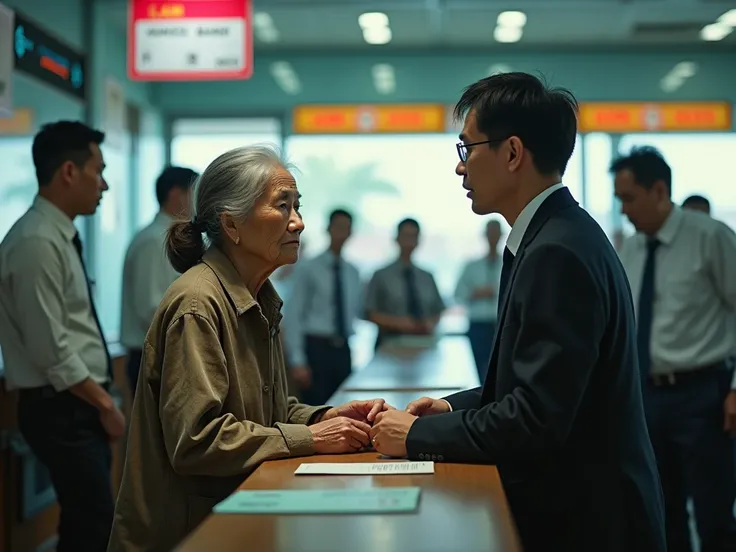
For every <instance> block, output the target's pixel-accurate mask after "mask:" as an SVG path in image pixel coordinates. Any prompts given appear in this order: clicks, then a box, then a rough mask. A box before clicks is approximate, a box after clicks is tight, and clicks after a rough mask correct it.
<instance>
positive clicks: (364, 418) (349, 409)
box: [309, 399, 395, 454]
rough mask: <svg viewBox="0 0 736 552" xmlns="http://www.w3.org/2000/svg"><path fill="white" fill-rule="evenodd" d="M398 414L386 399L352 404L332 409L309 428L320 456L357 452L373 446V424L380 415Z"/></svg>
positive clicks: (353, 402) (352, 402)
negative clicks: (390, 412) (370, 445)
mask: <svg viewBox="0 0 736 552" xmlns="http://www.w3.org/2000/svg"><path fill="white" fill-rule="evenodd" d="M387 410H395V408H394V407H393V406H390V405H389V404H388V403H386V402H385V401H384V400H383V399H372V400H368V401H351V402H348V403H345V404H343V405H341V406H337V407H333V408H330V409H329V410H328V411H326V412H325V413H324V415H323V416H322V418H321V420H320V421H319V422H318V423H316V424H314V425H311V426H309V429H310V430H311V431H312V435H313V436H314V449H315V452H317V453H318V454H339V453H343V452H355V451H358V450H360V449H362V448H363V447H367V446H368V445H369V443H370V431H371V424H373V422H374V420H375V419H376V416H377V415H378V414H379V413H380V412H385V411H387Z"/></svg>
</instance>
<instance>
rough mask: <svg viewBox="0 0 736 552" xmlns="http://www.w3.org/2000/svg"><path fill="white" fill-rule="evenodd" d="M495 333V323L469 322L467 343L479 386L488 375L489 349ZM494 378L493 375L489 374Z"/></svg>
mask: <svg viewBox="0 0 736 552" xmlns="http://www.w3.org/2000/svg"><path fill="white" fill-rule="evenodd" d="M495 333H496V322H495V320H494V321H488V322H481V321H477V320H476V321H474V320H471V321H470V323H469V325H468V333H467V335H468V341H470V347H471V349H473V357H474V358H475V366H476V368H477V369H478V379H479V380H480V384H481V385H483V383H484V382H485V380H486V376H487V375H488V366H489V365H490V363H491V347H493V338H494V337H495ZM491 377H493V378H495V377H496V375H495V374H491Z"/></svg>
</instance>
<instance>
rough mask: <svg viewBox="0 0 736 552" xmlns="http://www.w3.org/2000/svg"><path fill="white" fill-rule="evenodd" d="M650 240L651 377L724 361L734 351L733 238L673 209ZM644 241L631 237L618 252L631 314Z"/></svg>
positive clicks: (712, 223) (706, 220) (711, 222)
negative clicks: (652, 255)
mask: <svg viewBox="0 0 736 552" xmlns="http://www.w3.org/2000/svg"><path fill="white" fill-rule="evenodd" d="M656 238H657V239H658V240H659V241H660V243H661V245H660V246H659V247H658V248H657V251H656V253H655V278H654V319H653V321H652V338H651V356H652V368H651V370H652V373H655V374H657V373H669V372H678V371H683V370H692V369H697V368H698V367H701V366H707V365H710V364H713V363H716V362H720V361H722V360H724V359H726V358H727V357H728V356H729V355H731V354H733V353H734V352H736V317H735V316H734V313H736V234H734V232H733V230H731V229H730V228H729V227H728V226H726V225H725V224H723V223H722V222H720V221H717V220H715V219H712V218H710V217H709V216H707V215H705V214H703V213H698V212H693V211H688V210H683V209H681V208H680V207H677V206H674V207H673V208H672V212H671V213H670V215H669V216H668V217H667V220H666V221H665V223H664V224H663V225H662V228H660V230H659V232H657V235H656ZM646 242H647V238H646V236H644V235H643V234H635V235H634V236H631V237H630V238H629V239H627V240H626V241H625V242H624V244H623V247H622V248H621V253H620V257H621V263H622V264H623V266H624V268H625V269H626V274H627V275H628V278H629V283H630V285H631V293H632V295H633V298H634V307H635V309H638V298H639V294H640V291H641V283H642V276H643V273H644V263H645V261H646V257H647V249H646ZM637 315H638V313H637ZM734 384H736V380H735V381H734Z"/></svg>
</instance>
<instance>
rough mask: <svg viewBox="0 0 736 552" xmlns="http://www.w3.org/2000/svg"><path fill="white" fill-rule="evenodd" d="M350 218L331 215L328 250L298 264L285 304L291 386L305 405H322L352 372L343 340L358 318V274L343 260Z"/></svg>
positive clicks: (343, 214)
mask: <svg viewBox="0 0 736 552" xmlns="http://www.w3.org/2000/svg"><path fill="white" fill-rule="evenodd" d="M352 226H353V216H352V215H351V214H350V213H349V212H347V211H345V210H343V209H336V210H334V211H333V212H332V213H331V214H330V217H329V224H328V226H327V231H328V233H329V234H330V246H329V248H328V249H327V251H325V252H324V253H322V254H321V255H318V256H317V257H314V258H312V259H308V260H306V261H303V262H302V263H300V264H297V268H296V270H295V271H294V273H293V282H292V288H291V295H290V297H289V300H288V302H285V303H284V305H285V311H284V340H285V342H286V349H287V355H288V358H289V363H290V365H291V374H292V377H293V379H294V381H295V382H296V383H297V385H298V386H299V387H300V388H301V390H302V400H303V401H304V402H305V403H308V404H324V403H326V402H327V401H328V400H329V398H330V397H331V396H332V394H333V393H334V392H335V391H337V388H338V387H340V385H341V384H342V382H343V381H345V380H346V379H347V377H348V376H349V375H350V372H351V370H352V365H353V363H352V357H351V354H350V344H349V343H348V340H349V338H350V336H352V335H353V323H354V322H355V320H356V319H357V318H358V316H359V314H360V309H361V307H360V303H361V293H362V292H361V283H360V274H359V273H358V269H357V268H356V267H355V266H354V265H353V264H351V263H349V262H348V261H346V260H345V259H344V258H343V256H342V251H343V248H344V246H345V243H346V242H347V241H348V239H349V238H350V235H351V234H352Z"/></svg>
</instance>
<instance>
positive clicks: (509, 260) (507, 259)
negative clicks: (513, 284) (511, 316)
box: [498, 247, 514, 316]
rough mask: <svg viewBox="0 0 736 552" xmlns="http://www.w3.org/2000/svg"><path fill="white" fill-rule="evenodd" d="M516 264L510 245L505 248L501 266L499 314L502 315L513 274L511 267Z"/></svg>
mask: <svg viewBox="0 0 736 552" xmlns="http://www.w3.org/2000/svg"><path fill="white" fill-rule="evenodd" d="M513 265H514V254H513V253H512V252H511V250H510V249H509V248H508V247H504V249H503V267H502V268H501V289H500V290H499V294H498V311H499V312H498V316H500V315H501V305H503V298H504V295H505V294H506V288H507V287H508V285H509V277H510V276H511V267H512V266H513Z"/></svg>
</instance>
